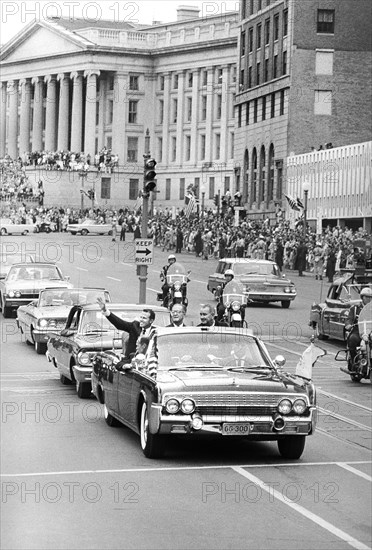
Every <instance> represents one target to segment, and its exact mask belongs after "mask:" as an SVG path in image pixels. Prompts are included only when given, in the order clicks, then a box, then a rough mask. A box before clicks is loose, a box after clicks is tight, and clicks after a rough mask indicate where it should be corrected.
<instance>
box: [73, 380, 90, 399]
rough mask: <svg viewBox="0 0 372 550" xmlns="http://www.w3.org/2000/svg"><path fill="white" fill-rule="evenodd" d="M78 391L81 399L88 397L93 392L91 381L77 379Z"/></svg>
mask: <svg viewBox="0 0 372 550" xmlns="http://www.w3.org/2000/svg"><path fill="white" fill-rule="evenodd" d="M76 392H77V394H78V397H80V399H88V398H89V397H90V395H91V393H92V386H91V383H90V382H80V381H79V380H76Z"/></svg>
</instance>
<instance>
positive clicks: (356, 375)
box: [335, 302, 372, 382]
mask: <svg viewBox="0 0 372 550" xmlns="http://www.w3.org/2000/svg"><path fill="white" fill-rule="evenodd" d="M358 329H359V334H360V336H361V341H360V345H359V346H358V348H357V353H356V355H355V357H354V360H352V358H351V355H350V350H349V349H346V350H340V351H338V352H337V354H336V357H335V360H336V361H347V368H345V367H340V370H341V371H342V372H345V373H346V374H348V375H349V376H350V378H351V380H352V381H353V382H360V381H361V380H362V379H363V378H364V379H366V380H370V381H371V382H372V302H370V303H369V304H367V305H365V306H364V307H363V309H362V311H361V312H360V314H359V317H358Z"/></svg>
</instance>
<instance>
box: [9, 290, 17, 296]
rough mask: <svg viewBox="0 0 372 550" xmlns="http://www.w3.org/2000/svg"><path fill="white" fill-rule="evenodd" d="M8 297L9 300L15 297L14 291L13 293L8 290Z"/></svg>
mask: <svg viewBox="0 0 372 550" xmlns="http://www.w3.org/2000/svg"><path fill="white" fill-rule="evenodd" d="M8 296H9V298H14V296H15V294H14V291H13V290H9V292H8Z"/></svg>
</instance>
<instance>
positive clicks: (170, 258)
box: [160, 254, 177, 304]
mask: <svg viewBox="0 0 372 550" xmlns="http://www.w3.org/2000/svg"><path fill="white" fill-rule="evenodd" d="M176 261H177V259H176V256H175V255H174V254H169V256H168V263H167V265H165V266H163V268H162V270H161V272H160V280H161V281H164V283H163V286H162V287H161V290H162V292H163V304H164V303H165V300H166V297H167V295H168V292H169V285H168V283H167V273H168V269H169V268H170V266H171V265H173V264H175V263H176Z"/></svg>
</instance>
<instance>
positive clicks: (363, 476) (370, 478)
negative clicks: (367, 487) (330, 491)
mask: <svg viewBox="0 0 372 550" xmlns="http://www.w3.org/2000/svg"><path fill="white" fill-rule="evenodd" d="M337 466H340V468H344V469H345V470H349V472H352V473H353V474H356V475H357V476H360V477H362V478H363V479H366V480H367V481H371V482H372V477H371V476H369V475H368V474H365V473H364V472H361V471H360V470H357V469H356V468H353V467H352V466H349V464H347V463H346V462H338V464H337Z"/></svg>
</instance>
